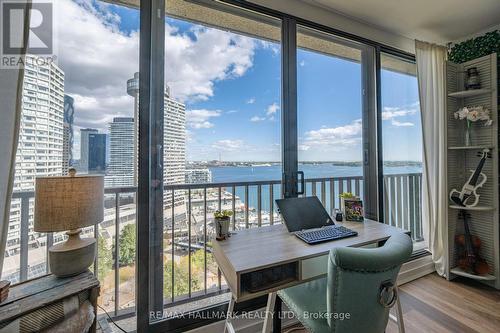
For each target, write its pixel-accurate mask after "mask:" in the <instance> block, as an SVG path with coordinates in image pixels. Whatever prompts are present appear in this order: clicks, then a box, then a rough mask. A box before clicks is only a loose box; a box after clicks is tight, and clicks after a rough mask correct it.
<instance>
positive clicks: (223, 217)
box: [214, 210, 233, 241]
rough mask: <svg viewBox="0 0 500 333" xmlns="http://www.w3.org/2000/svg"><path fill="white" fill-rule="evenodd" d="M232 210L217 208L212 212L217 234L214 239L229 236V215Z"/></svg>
mask: <svg viewBox="0 0 500 333" xmlns="http://www.w3.org/2000/svg"><path fill="white" fill-rule="evenodd" d="M232 215H233V212H232V211H230V210H217V211H215V213H214V218H215V228H216V232H217V235H216V237H215V239H217V240H219V241H220V240H224V239H226V238H227V237H229V224H230V223H231V216H232Z"/></svg>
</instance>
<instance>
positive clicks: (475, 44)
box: [448, 30, 500, 64]
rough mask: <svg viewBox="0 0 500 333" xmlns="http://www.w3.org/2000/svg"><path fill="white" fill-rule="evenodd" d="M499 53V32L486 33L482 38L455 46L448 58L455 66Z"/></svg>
mask: <svg viewBox="0 0 500 333" xmlns="http://www.w3.org/2000/svg"><path fill="white" fill-rule="evenodd" d="M494 52H497V53H500V31H499V30H495V31H491V32H487V33H486V34H484V35H483V36H479V37H476V38H472V39H469V40H466V41H464V42H461V43H458V44H455V45H454V46H453V47H452V48H451V50H450V52H449V54H448V58H449V59H450V60H451V61H452V62H454V63H457V64H460V63H462V62H466V61H469V60H472V59H476V58H479V57H482V56H485V55H488V54H491V53H494Z"/></svg>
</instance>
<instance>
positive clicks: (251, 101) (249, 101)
mask: <svg viewBox="0 0 500 333" xmlns="http://www.w3.org/2000/svg"><path fill="white" fill-rule="evenodd" d="M254 103H255V98H254V97H252V98H250V99H248V100H247V104H254Z"/></svg>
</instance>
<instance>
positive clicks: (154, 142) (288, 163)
mask: <svg viewBox="0 0 500 333" xmlns="http://www.w3.org/2000/svg"><path fill="white" fill-rule="evenodd" d="M167 1H168V0H167ZM197 2H200V3H204V4H205V5H206V4H207V1H205V0H198V1H197ZM218 2H220V3H223V4H227V5H230V6H234V7H239V8H241V9H245V10H251V11H254V12H256V13H259V14H264V15H268V16H271V17H274V18H276V19H279V20H281V22H282V25H281V34H282V41H281V43H282V44H281V45H282V109H283V112H282V114H283V115H282V122H281V126H282V141H283V142H282V143H283V144H282V157H283V159H282V163H283V165H284V167H283V168H284V169H283V175H284V176H283V184H284V186H283V188H284V191H287V190H288V191H289V193H290V195H295V194H296V189H297V183H298V181H297V174H296V171H297V169H298V167H297V166H296V165H297V149H295V150H293V149H286V148H285V143H286V146H287V147H288V148H290V147H294V146H295V147H297V140H298V137H297V68H296V64H297V58H296V55H297V49H296V46H297V43H296V38H297V35H296V31H297V25H301V26H304V27H307V28H311V29H315V30H318V31H320V32H324V33H327V34H331V35H333V36H336V37H340V38H342V39H347V40H351V41H353V42H356V43H360V44H363V45H366V46H368V47H372V48H373V50H374V51H373V52H374V57H373V59H374V63H370V64H367V65H368V66H370V67H371V68H368V70H367V72H368V73H369V75H368V76H367V77H366V78H363V80H366V81H367V85H366V87H367V88H368V89H367V90H368V91H367V92H366V93H365V96H364V100H365V99H368V100H367V101H366V103H371V104H372V105H374V108H375V113H373V112H368V113H367V115H366V116H367V117H368V118H367V119H368V123H367V125H368V126H364V127H365V128H366V131H363V137H365V135H366V136H367V137H368V138H369V140H370V141H371V142H375V145H374V146H375V149H369V147H368V148H367V147H366V146H365V145H363V146H364V147H363V150H364V152H366V151H367V150H368V152H369V154H368V160H367V161H366V162H367V164H366V165H367V168H368V176H367V177H365V183H367V184H368V186H369V188H370V190H369V191H368V192H369V194H368V196H365V200H369V202H370V207H369V208H368V209H367V213H368V215H369V217H370V218H373V219H376V220H378V221H379V222H383V214H384V211H383V209H384V207H383V179H381V177H383V173H382V170H383V169H382V166H383V161H382V149H383V147H382V135H381V129H382V127H381V121H382V111H381V94H380V92H381V90H380V89H381V88H380V83H381V64H380V54H381V52H383V53H387V54H390V55H393V56H396V57H400V58H402V59H406V60H409V61H413V62H415V56H414V55H413V54H411V53H408V52H405V51H402V50H399V49H397V48H394V47H391V46H388V45H385V44H382V43H379V42H375V41H373V40H370V39H366V38H364V37H360V36H357V35H354V34H351V33H347V32H345V31H341V30H338V29H334V28H331V27H327V26H324V25H321V24H318V23H315V22H312V21H309V20H306V19H303V18H299V17H296V16H293V15H289V14H285V13H282V12H279V11H275V10H272V9H269V8H266V7H263V6H260V5H256V4H252V3H249V2H247V1H244V0H218ZM208 3H209V4H210V2H208ZM164 13H165V0H151V1H141V2H140V21H141V22H140V27H141V29H140V73H141V76H140V102H139V103H140V106H139V110H140V115H141V117H139V131H140V133H141V135H139V161H140V162H139V182H138V193H137V197H138V205H137V266H136V273H137V274H136V275H137V280H136V290H137V292H136V313H137V331H138V332H164V331H167V332H182V331H185V330H187V329H194V328H197V327H201V326H205V325H207V324H210V323H212V322H214V321H216V320H217V319H214V320H203V319H192V318H173V319H168V320H161V321H154V322H151V321H150V308H152V309H153V310H159V311H163V309H164V307H163V298H162V297H161V308H160V302H159V301H158V295H157V293H155V290H157V287H152V286H158V285H159V284H160V283H162V278H154V276H153V275H157V277H158V276H162V274H159V275H158V274H152V273H153V272H151V271H150V269H152V268H154V267H158V265H157V263H158V260H160V261H161V256H155V257H153V256H152V255H151V252H152V251H151V247H150V246H151V245H152V244H158V240H157V239H152V238H151V232H152V231H154V230H155V229H157V228H158V227H159V225H158V224H159V223H156V224H157V225H155V224H152V222H153V221H155V220H156V221H158V220H160V221H163V219H162V218H161V219H159V218H160V217H161V216H162V212H161V209H157V207H158V205H159V203H160V202H161V203H163V195H162V192H163V191H162V187H163V186H162V187H161V191H158V189H157V188H158V187H155V188H153V189H152V186H151V185H152V184H151V176H155V175H162V174H163V170H162V166H161V164H162V163H161V161H162V158H161V156H160V155H161V153H160V154H158V153H157V149H159V147H160V146H162V145H163V143H162V140H161V141H158V138H160V137H161V139H163V131H162V130H160V128H159V127H162V126H163V124H162V121H163V116H162V114H163V89H164V86H165V83H164V75H163V74H164V71H163V69H164V61H165V54H164V40H165V39H164V34H165V15H164ZM160 74H161V75H160ZM364 86H365V85H364ZM364 103H365V101H364ZM363 109H365V108H363ZM159 111H162V112H161V113H162V114H161V116H160V115H159ZM155 121H156V122H157V123H156V124H155V126H151V125H152V124H154V123H155ZM159 121H161V122H159ZM160 124H161V125H160ZM293 129H295V135H294V130H293ZM365 132H366V133H365ZM370 166H375V167H370ZM157 179H158V180H162V179H163V177H162V176H159V177H157ZM141 180H142V181H141ZM155 189H156V190H155ZM160 192H161V193H160ZM294 192H295V193H294ZM367 202H368V201H367ZM153 236H154V235H153ZM159 246H161V242H160V245H159ZM154 248H155V249H157V245H155V247H154ZM153 253H159V252H154V251H153ZM161 267H162V266H161ZM159 290H161V291H163V288H159ZM151 299H152V300H153V302H151ZM265 302H266V298H258V299H256V300H252V301H248V302H243V303H240V304H238V305H237V309H239V310H247V311H249V310H254V309H258V308H261V307H262V306H264V305H265ZM226 311H227V303H222V304H214V305H213V306H211V307H208V308H205V309H200V310H198V311H197V313H199V314H202V313H220V312H222V313H225V312H226ZM199 317H201V316H199Z"/></svg>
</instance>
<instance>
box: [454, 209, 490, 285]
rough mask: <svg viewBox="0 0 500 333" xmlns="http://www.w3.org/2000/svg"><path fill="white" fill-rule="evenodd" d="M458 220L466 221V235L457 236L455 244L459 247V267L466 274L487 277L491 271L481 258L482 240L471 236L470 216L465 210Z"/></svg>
mask: <svg viewBox="0 0 500 333" xmlns="http://www.w3.org/2000/svg"><path fill="white" fill-rule="evenodd" d="M458 218H459V219H461V220H463V221H464V231H465V232H464V234H463V235H456V236H455V243H456V244H457V246H458V267H460V268H461V269H462V270H464V271H465V272H468V273H471V274H475V275H485V274H488V272H489V271H490V267H489V266H488V263H487V262H486V260H484V259H483V258H481V256H480V255H479V251H480V250H481V239H480V238H479V237H477V236H474V235H471V233H470V230H469V222H468V220H469V218H470V214H469V213H467V212H466V211H465V210H463V211H460V213H459V215H458Z"/></svg>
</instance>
